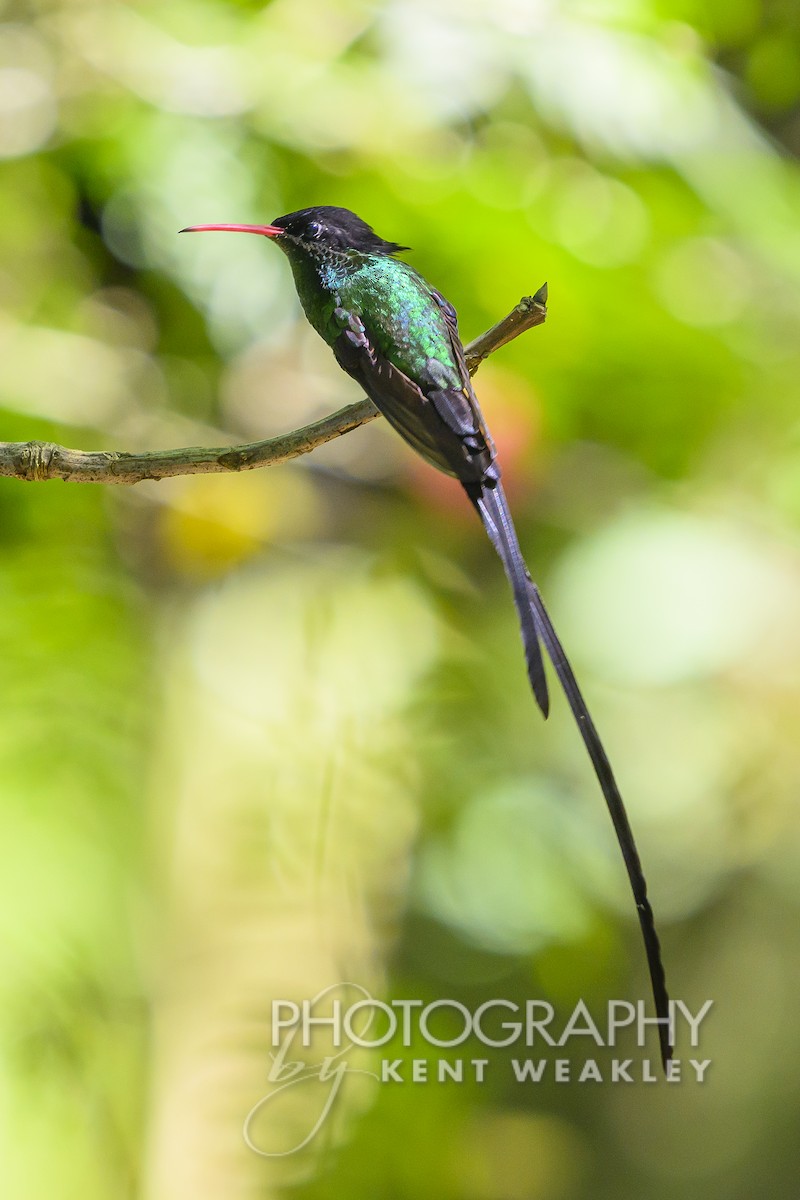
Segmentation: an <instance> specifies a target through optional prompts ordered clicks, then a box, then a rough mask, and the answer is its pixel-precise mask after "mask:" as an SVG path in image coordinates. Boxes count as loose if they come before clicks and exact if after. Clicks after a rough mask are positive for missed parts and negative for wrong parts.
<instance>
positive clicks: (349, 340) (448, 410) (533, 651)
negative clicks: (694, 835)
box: [181, 205, 672, 1066]
mask: <svg viewBox="0 0 800 1200" xmlns="http://www.w3.org/2000/svg"><path fill="white" fill-rule="evenodd" d="M213 230H222V231H228V232H233V233H256V234H261V235H262V236H263V237H267V238H271V239H272V240H274V241H275V243H276V244H277V245H278V246H280V248H281V250H283V251H284V253H285V254H286V256H287V258H288V259H289V264H290V266H291V268H292V272H293V273H294V280H295V285H296V287H297V293H298V296H299V297H300V303H301V304H302V306H303V310H304V311H305V314H306V316H307V318H308V320H309V321H310V323H311V324H312V325H313V327H314V329H316V331H317V333H319V334H320V336H321V337H322V338H324V340H325V341H326V342H327V343H328V345H329V346H330V347H331V349H332V350H333V353H334V354H335V356H336V361H337V362H338V363H339V366H340V367H342V368H343V370H345V371H346V372H347V373H348V375H351V376H352V377H353V379H355V380H356V382H357V383H358V384H359V385H360V386H361V387H362V388H363V389H364V391H365V392H366V393H367V395H368V396H369V397H370V399H371V400H372V401H373V403H374V404H375V406H376V407H377V408H378V409H379V410H380V412H381V413H382V414H383V415H384V416H385V417H386V419H387V420H388V421H389V423H390V424H391V425H393V426H394V428H395V429H396V430H397V432H398V433H399V434H400V435H401V437H403V438H405V440H406V441H407V442H408V443H409V445H411V446H412V447H413V448H414V449H415V450H416V451H417V453H419V454H421V455H422V457H423V458H424V459H425V460H426V461H427V462H429V463H430V464H431V465H432V466H434V467H437V468H438V469H439V470H440V471H444V472H445V473H446V474H448V475H452V476H454V477H455V478H456V479H457V480H458V481H459V482H460V483H461V485H462V487H463V488H464V491H465V492H466V493H467V496H468V497H469V499H470V500H471V501H472V503H473V505H474V506H475V508H476V509H477V511H478V514H479V515H480V518H481V520H482V522H483V525H484V528H485V529H486V532H487V534H488V535H489V538H490V539H491V542H492V544H493V546H494V548H495V550H496V551H497V553H498V555H499V556H500V559H501V561H502V564H503V567H504V569H505V573H506V575H507V576H508V581H509V583H510V584H511V591H512V593H513V596H514V603H515V605H516V609H517V613H518V616H519V623H520V628H521V632H522V641H523V645H524V647H525V659H526V663H527V668H528V678H529V680H530V685H531V689H532V691H533V694H534V696H535V698H536V702H537V704H538V705H539V708H540V709H541V710H542V713H543V714H544V716H545V717H546V716H547V713H548V708H549V698H548V691H547V680H546V678H545V671H544V663H543V659H542V646H544V648H545V649H546V651H547V653H548V655H549V656H550V659H551V661H552V664H553V667H554V668H555V672H556V675H557V676H558V678H559V680H560V682H561V686H562V687H563V689H564V692H565V694H566V697H567V700H568V701H569V705H570V708H571V709H572V713H573V715H574V717H575V720H576V722H577V725H578V729H579V730H580V733H581V737H582V738H583V741H584V743H585V745H586V749H587V751H588V753H589V757H590V759H591V761H592V765H593V767H594V770H595V773H596V775H597V779H598V781H599V783H600V787H601V789H602V791H603V795H604V797H605V800H606V803H607V805H608V808H609V812H610V814H611V819H612V821H613V824H614V829H615V831H616V834H617V838H618V841H619V845H620V848H621V850H622V855H623V858H624V860H625V866H626V868H627V871H628V877H629V879H630V883H631V888H632V890H633V895H634V899H635V901H636V908H637V912H638V915H639V922H640V925H641V929H642V934H643V937H644V944H645V949H646V952H647V961H648V966H649V969H650V979H651V983H652V988H653V996H654V1000H655V1007H656V1013H657V1015H658V1018H659V1038H660V1044H661V1057H662V1061H663V1063H664V1065H665V1066H666V1063H667V1061H668V1060H669V1058H670V1057H671V1053H672V1047H671V1044H670V1035H669V1022H668V1014H669V998H668V995H667V990H666V983H665V978H664V969H663V966H662V963H661V953H660V947H659V942H658V936H657V934H656V930H655V924H654V920H653V912H652V909H651V907H650V902H649V900H648V898H647V886H646V884H645V879H644V874H643V872H642V867H641V863H640V861H639V855H638V853H637V850H636V844H635V842H634V838H633V833H632V831H631V827H630V824H629V822H628V817H627V814H626V812H625V807H624V805H623V802H622V797H621V796H620V793H619V789H618V787H617V784H616V781H615V779H614V775H613V773H612V770H611V766H610V764H609V761H608V757H607V756H606V752H605V750H604V749H603V744H602V742H601V741H600V738H599V735H598V733H597V730H596V729H595V726H594V722H593V721H592V718H591V716H590V715H589V711H588V709H587V707H586V703H585V701H584V699H583V696H582V695H581V692H580V689H579V687H578V684H577V682H576V680H575V675H574V674H573V671H572V668H571V666H570V664H569V662H568V660H567V658H566V655H565V654H564V650H563V649H562V646H561V642H560V641H559V638H558V636H557V634H556V632H555V630H554V628H553V625H552V622H551V620H550V617H549V615H548V613H547V610H546V609H545V607H544V604H543V602H542V598H541V596H540V595H539V590H538V588H537V587H536V585H535V584H534V583H533V582H532V580H531V576H530V574H529V572H528V568H527V566H526V565H525V560H524V558H523V556H522V551H521V549H520V545H519V541H518V538H517V534H516V530H515V528H514V522H513V521H512V519H511V513H510V511H509V507H508V503H507V501H506V497H505V493H504V491H503V485H502V483H501V480H500V466H499V464H498V462H497V458H496V454H495V447H494V443H493V442H492V439H491V436H490V434H489V431H488V429H487V427H486V422H485V421H484V419H483V414H482V413H481V410H480V406H479V404H478V400H477V397H476V395H475V392H474V391H473V388H472V382H471V380H470V377H469V372H468V371H467V364H466V360H465V355H464V348H463V346H462V344H461V339H460V337H459V333H458V322H457V318H456V312H455V309H454V308H453V306H452V305H451V304H450V303H449V302H448V301H447V300H445V298H444V296H442V295H441V294H440V293H439V292H437V291H436V289H435V288H433V287H431V285H430V284H429V283H427V282H426V280H424V279H423V278H422V276H421V275H420V274H419V273H418V272H417V271H415V270H414V268H413V267H411V266H409V264H408V263H405V262H403V261H401V260H399V259H397V258H395V257H394V256H395V255H396V254H397V253H398V251H400V250H407V249H408V247H407V246H401V245H399V244H398V243H397V242H387V241H385V240H384V239H383V238H382V237H379V236H378V235H377V234H376V233H375V232H374V231H373V229H372V228H371V227H370V226H369V225H367V223H366V222H365V221H362V220H361V218H360V217H357V216H356V215H355V213H353V212H350V211H349V209H346V208H334V207H331V206H328V205H324V206H320V207H317V208H303V209H300V210H299V211H298V212H293V213H288V214H287V215H286V216H283V217H277V218H276V219H275V220H274V221H273V222H272V224H271V225H193V226H190V227H189V228H188V229H185V230H181V232H182V233H199V232H204V231H213Z"/></svg>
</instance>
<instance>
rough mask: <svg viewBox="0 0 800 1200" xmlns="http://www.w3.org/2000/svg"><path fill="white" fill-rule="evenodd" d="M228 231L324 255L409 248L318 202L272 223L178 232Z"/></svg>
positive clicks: (191, 228)
mask: <svg viewBox="0 0 800 1200" xmlns="http://www.w3.org/2000/svg"><path fill="white" fill-rule="evenodd" d="M214 230H217V231H221V232H227V233H260V234H261V235H262V237H268V238H273V239H274V240H275V241H276V242H277V243H278V245H281V243H282V244H283V249H284V250H286V251H287V253H289V254H291V252H292V251H293V250H294V251H296V250H300V251H306V252H307V253H308V254H311V255H320V256H324V255H325V253H326V252H333V253H336V252H339V253H346V252H347V251H351V252H355V253H358V254H396V253H397V252H398V250H408V249H409V247H408V246H401V245H399V243H398V242H386V241H384V239H383V238H382V237H378V235H377V233H375V232H373V229H372V227H371V226H370V225H368V224H367V223H366V221H362V220H361V217H357V216H356V214H355V213H354V212H350V209H349V208H335V207H334V206H333V205H331V204H321V205H319V206H318V207H317V208H300V209H298V210H297V212H292V213H287V214H286V216H284V217H276V218H275V220H274V221H273V222H272V224H271V225H190V226H189V227H188V228H187V229H182V230H181V233H203V232H208V231H214Z"/></svg>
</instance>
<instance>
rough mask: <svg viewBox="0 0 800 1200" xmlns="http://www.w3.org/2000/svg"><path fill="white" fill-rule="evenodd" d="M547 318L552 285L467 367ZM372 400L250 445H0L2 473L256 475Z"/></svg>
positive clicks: (527, 302)
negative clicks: (138, 448) (139, 448)
mask: <svg viewBox="0 0 800 1200" xmlns="http://www.w3.org/2000/svg"><path fill="white" fill-rule="evenodd" d="M546 315H547V284H544V285H543V286H542V287H541V288H539V291H538V292H536V294H535V295H534V296H523V298H522V299H521V300H520V302H519V304H517V306H516V307H515V308H514V309H512V311H511V312H510V313H509V314H508V316H506V317H504V318H503V320H502V321H499V322H498V323H497V325H493V326H492V328H491V329H488V330H487V331H486V333H482V334H481V335H480V337H477V338H476V339H475V341H473V342H470V344H469V345H468V346H466V347H465V351H466V356H467V366H468V368H469V373H470V375H474V374H475V372H476V371H477V369H478V367H479V366H480V364H481V363H482V362H483V360H484V359H485V358H488V356H489V355H490V354H492V353H494V351H495V350H497V349H499V348H500V346H504V345H506V343H507V342H510V341H511V340H512V339H513V338H515V337H519V335H520V334H521V333H524V332H525V331H526V330H528V329H532V328H533V327H534V326H535V325H541V324H542V323H543V321H544V319H545V317H546ZM379 415H380V414H379V413H378V410H377V409H376V408H375V405H374V404H373V403H372V401H371V400H367V399H363V400H359V401H358V402H357V403H355V404H348V405H347V407H346V408H340V409H339V411H338V412H335V413H331V414H330V416H327V417H323V418H322V419H321V420H319V421H314V422H312V424H310V425H304V426H303V427H302V428H301V429H295V430H293V431H292V432H291V433H285V434H281V435H280V437H273V438H266V439H265V440H264V441H260V442H249V443H248V444H247V445H244V446H223V447H216V448H209V447H207V446H184V447H182V448H180V449H178V450H154V451H150V452H147V453H143V454H127V453H125V452H124V451H113V450H70V449H68V448H67V447H66V446H58V445H56V444H55V443H54V442H0V475H7V476H10V477H12V478H14V479H23V480H27V481H33V480H40V479H69V480H72V482H74V483H128V484H132V483H139V482H141V480H143V479H164V478H166V477H167V476H169V475H204V474H213V473H215V472H220V473H221V472H224V471H250V470H252V469H253V468H255V467H266V466H274V465H276V464H277V463H283V462H287V461H288V460H289V459H291V458H297V457H299V455H301V454H308V452H309V451H310V450H313V449H314V448H315V447H316V446H322V445H324V443H325V442H330V441H332V440H333V438H336V437H341V435H342V434H344V433H349V432H350V430H351V429H357V428H358V426H359V425H364V424H366V422H367V421H372V420H374V419H375V417H377V416H379Z"/></svg>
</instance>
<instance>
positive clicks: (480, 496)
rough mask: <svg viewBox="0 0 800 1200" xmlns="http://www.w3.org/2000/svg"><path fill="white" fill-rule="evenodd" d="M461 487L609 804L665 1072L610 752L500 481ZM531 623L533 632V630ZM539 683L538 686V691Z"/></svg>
mask: <svg viewBox="0 0 800 1200" xmlns="http://www.w3.org/2000/svg"><path fill="white" fill-rule="evenodd" d="M464 486H465V490H466V492H467V495H468V496H469V498H470V500H471V501H472V503H473V504H474V505H475V507H476V508H477V510H478V513H479V514H480V517H481V520H482V521H483V524H484V527H485V528H486V532H487V533H488V535H489V537H490V539H491V541H492V544H493V545H494V548H495V550H496V551H497V553H498V554H499V556H500V558H501V560H502V562H503V566H504V568H505V572H506V575H507V576H508V578H509V580H510V582H511V586H512V590H513V592H514V600H515V603H516V606H517V612H518V613H519V617H520V625H521V627H522V637H523V641H524V643H525V650H526V658H527V661H528V675H529V677H530V680H531V686H532V688H533V691H534V695H535V696H536V700H537V702H538V704H539V707H540V708H541V709H542V711H543V712H544V714H545V716H546V715H547V690H546V684H544V685H543V684H541V683H539V679H538V675H536V674H535V673H532V665H533V667H534V668H535V667H536V662H537V658H536V655H538V663H539V665H541V651H540V648H539V638H541V640H542V642H543V643H544V646H545V648H546V650H547V653H548V655H549V657H550V660H551V662H552V664H553V667H554V668H555V672H556V675H557V676H558V679H559V682H560V683H561V686H562V688H563V689H564V694H565V695H566V697H567V700H568V702H569V706H570V708H571V710H572V715H573V716H574V718H575V723H576V724H577V726H578V729H579V730H580V734H581V737H582V738H583V742H584V745H585V746H586V750H587V752H588V754H589V758H590V759H591V761H592V766H593V767H594V772H595V775H596V776H597V781H598V783H599V784H600V789H601V791H602V793H603V796H604V797H605V801H606V804H607V805H608V811H609V813H610V814H611V820H612V823H613V825H614V831H615V833H616V835H617V841H618V842H619V847H620V850H621V851H622V857H623V859H624V861H625V867H626V870H627V872H628V879H629V880H630V884H631V890H632V892H633V898H634V900H635V901H636V911H637V913H638V916H639V924H640V926H641V929H642V937H643V939H644V948H645V952H646V954H647V965H648V968H649V971H650V983H651V986H652V989H653V1000H654V1002H655V1009H656V1016H657V1017H658V1019H659V1025H658V1036H659V1042H660V1045H661V1061H662V1063H663V1065H664V1069H665V1070H666V1066H667V1063H668V1062H669V1060H670V1059H671V1057H672V1045H671V1043H670V1021H669V995H668V993H667V983H666V978H665V975H664V966H663V964H662V962H661V947H660V945H659V941H658V934H657V933H656V926H655V921H654V919H653V910H652V908H651V907H650V901H649V899H648V896H647V884H646V882H645V878H644V872H643V870H642V864H641V862H640V860H639V854H638V851H637V849H636V842H635V840H634V837H633V831H632V829H631V826H630V822H629V820H628V814H627V813H626V811H625V805H624V804H623V801H622V796H621V795H620V791H619V788H618V786H617V781H616V779H615V778H614V773H613V771H612V770H611V764H610V762H609V761H608V755H607V754H606V752H605V749H604V747H603V743H602V742H601V741H600V735H599V734H598V732H597V729H596V728H595V724H594V721H593V720H592V718H591V715H590V713H589V710H588V708H587V707H586V701H585V700H584V698H583V696H582V694H581V690H580V688H579V687H578V681H577V680H576V678H575V674H574V672H573V670H572V667H571V666H570V664H569V660H568V659H567V656H566V654H565V653H564V647H563V646H562V645H561V641H560V640H559V637H558V634H557V633H556V631H555V629H554V628H553V623H552V621H551V620H550V616H549V614H548V612H547V609H546V608H545V606H544V601H543V600H542V598H541V596H540V595H539V589H538V588H537V587H536V584H535V583H534V582H533V581H532V579H531V577H530V574H529V572H528V569H527V567H526V566H525V561H524V559H523V557H522V552H521V550H520V548H519V542H518V540H517V535H516V532H515V530H514V525H513V522H512V519H511V514H510V512H509V509H508V504H507V502H506V498H505V494H504V492H503V488H502V484H500V483H499V482H498V483H496V484H490V483H485V484H465V485H464ZM520 571H521V572H522V579H523V580H524V590H522V591H521V590H520V585H519V579H520ZM531 626H532V629H533V632H531ZM532 644H535V647H536V654H535V655H532V654H531V652H530V649H529V647H530V646H531V645H532ZM534 679H536V684H535V683H534ZM537 685H538V687H539V690H538V691H537ZM540 694H543V695H544V698H545V702H544V703H542V700H541V698H540Z"/></svg>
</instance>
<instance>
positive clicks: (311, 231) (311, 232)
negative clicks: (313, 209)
mask: <svg viewBox="0 0 800 1200" xmlns="http://www.w3.org/2000/svg"><path fill="white" fill-rule="evenodd" d="M321 233H322V226H321V225H320V223H319V221H309V222H308V236H309V237H312V238H318V237H319V235H320V234H321Z"/></svg>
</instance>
